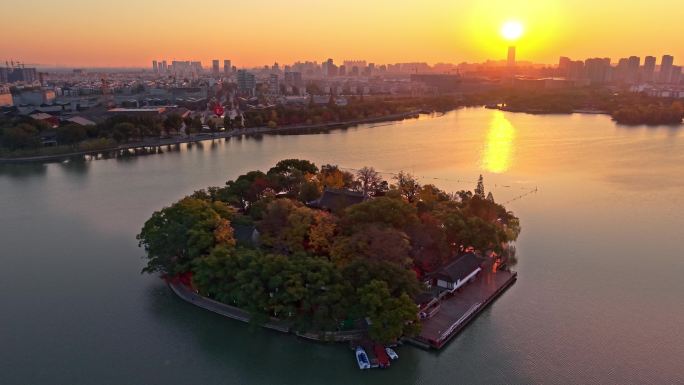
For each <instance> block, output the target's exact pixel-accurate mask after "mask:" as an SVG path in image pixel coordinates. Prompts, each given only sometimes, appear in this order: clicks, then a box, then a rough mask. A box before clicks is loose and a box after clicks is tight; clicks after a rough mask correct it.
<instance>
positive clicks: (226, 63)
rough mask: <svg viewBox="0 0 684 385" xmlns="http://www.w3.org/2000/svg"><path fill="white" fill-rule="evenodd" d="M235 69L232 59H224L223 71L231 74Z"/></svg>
mask: <svg viewBox="0 0 684 385" xmlns="http://www.w3.org/2000/svg"><path fill="white" fill-rule="evenodd" d="M232 70H233V64H232V63H231V62H230V60H228V59H225V60H224V61H223V73H224V74H226V75H229V74H230V73H231V72H232Z"/></svg>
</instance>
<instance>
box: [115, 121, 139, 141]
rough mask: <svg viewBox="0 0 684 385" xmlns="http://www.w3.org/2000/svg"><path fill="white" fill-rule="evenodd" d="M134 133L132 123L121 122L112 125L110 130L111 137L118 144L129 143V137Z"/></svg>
mask: <svg viewBox="0 0 684 385" xmlns="http://www.w3.org/2000/svg"><path fill="white" fill-rule="evenodd" d="M134 132H135V126H134V125H133V123H129V122H122V123H117V124H115V125H114V127H113V129H112V137H113V138H114V140H116V141H117V142H119V143H125V142H128V141H130V139H131V136H132V135H133V133H134Z"/></svg>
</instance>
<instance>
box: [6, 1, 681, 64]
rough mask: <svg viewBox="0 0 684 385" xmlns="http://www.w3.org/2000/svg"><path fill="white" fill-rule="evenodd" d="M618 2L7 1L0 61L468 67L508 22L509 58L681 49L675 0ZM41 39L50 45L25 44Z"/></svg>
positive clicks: (494, 46)
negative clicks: (9, 10) (111, 4)
mask: <svg viewBox="0 0 684 385" xmlns="http://www.w3.org/2000/svg"><path fill="white" fill-rule="evenodd" d="M619 4H620V3H618V2H617V1H606V2H601V3H596V2H590V1H586V0H581V1H578V2H575V3H574V4H573V5H572V6H570V5H568V4H563V3H562V2H560V1H545V2H534V3H529V2H522V1H495V2H494V3H488V4H486V5H482V4H478V3H477V2H474V1H465V2H459V3H457V4H454V3H453V2H447V1H444V0H427V1H424V2H421V4H420V5H419V4H394V3H388V2H384V1H381V2H374V3H368V4H366V3H362V2H360V1H356V0H351V1H349V2H347V3H345V4H344V6H343V7H340V9H339V10H336V11H335V17H330V13H329V10H328V8H326V5H325V4H319V3H317V2H313V1H308V0H304V1H298V2H295V3H289V4H287V5H285V4H279V3H278V2H275V1H270V0H264V1H261V2H259V3H258V4H250V5H244V4H237V5H236V4H232V5H227V4H225V3H223V2H218V1H213V0H203V1H199V2H196V3H193V7H192V8H188V7H187V6H186V5H184V4H181V3H180V2H177V1H175V0H170V1H165V2H158V1H150V2H145V3H144V4H136V3H134V2H132V1H128V0H123V1H121V2H120V5H119V6H117V7H116V8H114V9H110V8H104V7H103V6H101V5H98V4H93V3H90V2H86V1H83V0H70V1H65V2H60V3H58V4H53V3H51V2H50V3H49V2H47V1H43V0H34V1H27V2H23V3H21V4H17V5H16V6H14V8H15V14H14V15H13V17H12V18H11V19H10V20H8V21H6V22H5V23H3V25H2V26H0V35H2V36H11V37H12V39H3V40H2V41H1V42H0V52H2V53H3V56H5V57H2V58H0V59H2V60H3V61H4V60H10V59H15V60H21V61H22V62H26V63H27V64H29V65H38V66H46V67H55V66H58V67H81V66H83V67H136V68H137V67H148V66H149V63H151V61H152V60H155V59H158V58H167V59H168V60H173V59H174V58H175V59H176V60H185V58H192V59H193V60H198V61H201V62H202V63H205V66H206V65H210V63H211V60H212V59H215V58H220V57H230V58H232V60H233V63H234V65H236V66H238V67H250V66H259V65H263V64H268V63H273V62H280V63H292V62H296V61H299V60H316V59H317V60H318V61H319V62H320V61H323V60H324V59H325V58H328V57H332V58H334V59H335V60H336V61H342V60H344V59H353V58H363V59H365V60H368V61H369V62H375V63H396V62H412V61H424V62H427V63H430V64H435V63H442V62H444V63H460V62H479V61H484V60H486V59H500V58H501V59H505V55H506V49H507V47H508V45H509V43H508V42H507V41H506V40H505V39H503V38H502V37H501V36H500V35H499V27H500V26H501V25H502V24H503V23H505V22H506V21H509V20H519V21H520V22H521V23H522V24H523V25H524V26H525V34H524V35H523V36H522V37H521V39H520V41H519V42H518V44H516V45H517V51H516V54H517V58H518V59H519V60H527V61H533V62H538V63H547V64H554V63H557V61H558V57H560V56H569V57H575V58H590V57H611V58H619V57H628V56H630V55H634V54H637V55H640V56H645V55H653V56H656V57H661V56H662V55H664V54H670V55H673V56H674V57H675V58H677V57H683V56H684V48H682V47H681V44H679V41H678V39H679V36H681V32H682V27H681V26H680V24H679V23H678V19H679V18H680V16H681V15H682V12H677V10H678V9H679V8H680V7H678V4H677V3H676V2H675V1H670V0H659V1H653V2H650V3H649V4H648V5H643V4H642V5H634V4H630V5H627V6H619ZM131 7H135V12H131ZM657 10H661V12H656V11H657ZM646 11H648V12H646ZM86 15H88V17H86ZM93 15H94V16H93ZM141 15H158V16H156V17H154V18H152V17H141ZM256 15H258V16H259V17H256ZM54 20H62V21H67V22H63V23H59V24H54V23H55V22H54ZM69 20H77V21H78V22H68V21H69ZM397 20H401V23H397V22H396V21H397ZM46 30H49V31H50V34H49V35H47V36H49V37H46V34H45V31H46ZM84 31H88V32H87V33H86V32H84ZM596 31H600V32H601V33H600V34H597V33H596ZM313 32H315V33H313ZM46 39H48V40H49V39H55V41H56V42H58V43H55V44H36V42H38V41H45V40H46ZM221 64H222V63H221Z"/></svg>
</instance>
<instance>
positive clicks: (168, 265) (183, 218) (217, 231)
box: [137, 198, 235, 275]
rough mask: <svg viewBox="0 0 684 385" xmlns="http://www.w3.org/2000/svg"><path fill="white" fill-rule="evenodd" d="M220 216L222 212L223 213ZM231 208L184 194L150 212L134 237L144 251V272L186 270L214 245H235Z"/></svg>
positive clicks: (171, 272) (165, 272)
mask: <svg viewBox="0 0 684 385" xmlns="http://www.w3.org/2000/svg"><path fill="white" fill-rule="evenodd" d="M221 214H222V215H223V216H222V215H221ZM230 215H232V210H230V209H229V208H228V207H227V206H225V204H224V203H222V202H213V203H210V202H207V201H204V200H199V199H193V198H184V199H182V200H180V201H179V202H177V203H174V204H173V205H171V206H170V207H166V208H164V209H162V210H161V211H157V212H155V213H154V214H152V217H151V218H150V219H149V220H147V222H145V225H144V226H143V228H142V230H141V231H140V234H138V236H137V239H138V240H139V243H140V246H142V247H144V249H145V251H146V252H147V259H148V263H147V266H146V267H145V268H144V269H143V272H147V273H154V272H159V273H164V274H172V275H173V274H177V273H182V272H186V271H188V270H189V268H190V264H191V263H192V261H193V260H194V259H195V258H198V257H200V256H202V255H205V254H207V253H208V252H209V251H210V250H211V249H213V248H214V247H215V246H217V245H223V246H226V247H232V246H234V245H235V239H234V238H233V230H232V227H231V225H230V220H229V219H230Z"/></svg>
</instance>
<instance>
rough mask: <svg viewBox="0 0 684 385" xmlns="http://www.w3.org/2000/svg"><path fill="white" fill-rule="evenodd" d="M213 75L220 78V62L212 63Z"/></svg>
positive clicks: (213, 61)
mask: <svg viewBox="0 0 684 385" xmlns="http://www.w3.org/2000/svg"><path fill="white" fill-rule="evenodd" d="M211 73H212V74H214V76H218V75H219V74H220V73H221V71H220V67H219V61H218V60H212V61H211Z"/></svg>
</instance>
